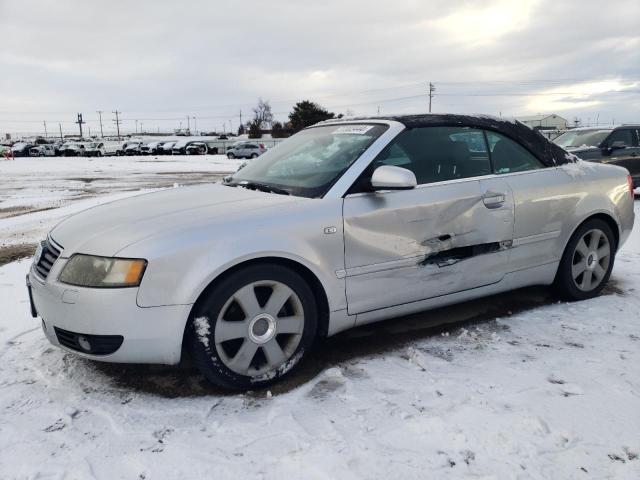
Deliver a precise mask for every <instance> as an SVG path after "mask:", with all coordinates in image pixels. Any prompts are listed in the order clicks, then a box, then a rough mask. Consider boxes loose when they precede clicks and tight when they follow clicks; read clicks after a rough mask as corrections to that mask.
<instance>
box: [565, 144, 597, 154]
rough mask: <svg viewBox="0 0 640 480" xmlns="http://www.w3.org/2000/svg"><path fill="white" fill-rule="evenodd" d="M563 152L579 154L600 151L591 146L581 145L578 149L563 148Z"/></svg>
mask: <svg viewBox="0 0 640 480" xmlns="http://www.w3.org/2000/svg"><path fill="white" fill-rule="evenodd" d="M565 150H566V151H567V152H571V153H579V152H590V151H593V150H600V149H599V148H598V147H595V146H593V145H581V146H579V147H565Z"/></svg>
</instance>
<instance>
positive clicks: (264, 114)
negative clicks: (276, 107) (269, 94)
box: [252, 98, 273, 128]
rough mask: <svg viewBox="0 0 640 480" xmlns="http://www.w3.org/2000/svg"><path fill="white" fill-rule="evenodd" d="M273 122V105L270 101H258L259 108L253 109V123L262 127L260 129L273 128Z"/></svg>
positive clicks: (260, 99)
mask: <svg viewBox="0 0 640 480" xmlns="http://www.w3.org/2000/svg"><path fill="white" fill-rule="evenodd" d="M272 122H273V113H271V105H269V100H266V101H263V100H262V98H259V99H258V106H257V107H255V108H254V109H253V122H252V123H255V124H257V125H259V126H260V128H271V123H272Z"/></svg>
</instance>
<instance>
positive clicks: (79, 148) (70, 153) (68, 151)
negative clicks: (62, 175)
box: [60, 142, 86, 157]
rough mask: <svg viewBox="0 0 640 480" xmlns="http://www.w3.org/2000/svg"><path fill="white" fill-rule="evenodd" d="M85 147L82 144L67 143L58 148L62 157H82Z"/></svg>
mask: <svg viewBox="0 0 640 480" xmlns="http://www.w3.org/2000/svg"><path fill="white" fill-rule="evenodd" d="M85 149H86V146H85V145H84V144H83V143H77V142H67V143H64V144H63V145H62V146H61V147H60V154H61V155H62V156H63V157H83V156H84V152H85Z"/></svg>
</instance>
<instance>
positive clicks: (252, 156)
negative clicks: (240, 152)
mask: <svg viewBox="0 0 640 480" xmlns="http://www.w3.org/2000/svg"><path fill="white" fill-rule="evenodd" d="M250 158H258V154H257V153H252V154H251V157H250Z"/></svg>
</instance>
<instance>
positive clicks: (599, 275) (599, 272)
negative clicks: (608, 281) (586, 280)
mask: <svg viewBox="0 0 640 480" xmlns="http://www.w3.org/2000/svg"><path fill="white" fill-rule="evenodd" d="M605 273H606V270H605V269H604V268H602V266H601V265H600V264H599V263H598V264H597V265H596V267H595V268H594V269H593V276H594V277H595V278H596V280H597V281H598V282H600V281H601V280H602V279H603V278H604V274H605Z"/></svg>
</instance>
